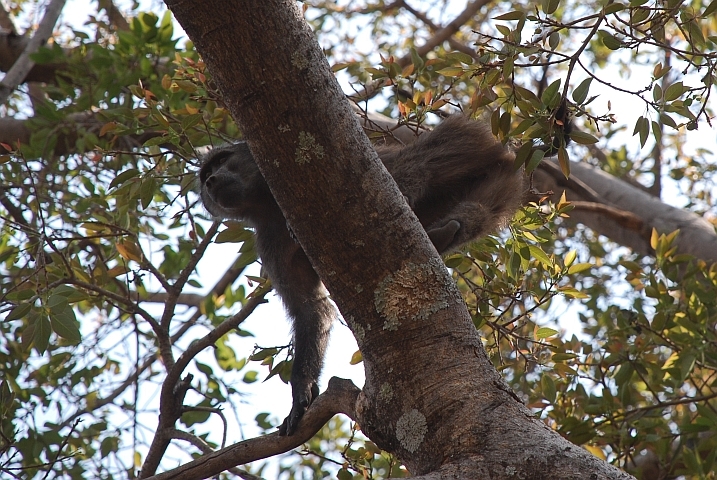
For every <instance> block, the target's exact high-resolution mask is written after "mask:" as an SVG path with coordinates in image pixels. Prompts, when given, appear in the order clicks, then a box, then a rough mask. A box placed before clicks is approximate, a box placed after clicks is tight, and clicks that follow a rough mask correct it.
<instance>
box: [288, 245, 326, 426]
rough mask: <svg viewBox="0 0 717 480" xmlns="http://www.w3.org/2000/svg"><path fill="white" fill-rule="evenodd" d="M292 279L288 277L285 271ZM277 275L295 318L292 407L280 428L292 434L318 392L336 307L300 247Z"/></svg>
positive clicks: (290, 311)
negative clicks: (285, 268)
mask: <svg viewBox="0 0 717 480" xmlns="http://www.w3.org/2000/svg"><path fill="white" fill-rule="evenodd" d="M287 272H290V273H291V278H286V273H287ZM282 273H283V274H280V275H278V276H280V277H285V278H282V280H286V282H281V281H280V282H279V284H278V285H277V284H275V287H276V288H277V292H278V293H279V295H280V296H281V298H282V300H283V302H284V305H285V306H286V309H287V312H288V314H289V316H290V317H291V318H292V320H293V327H294V328H293V330H294V364H293V366H292V369H291V392H292V406H291V412H290V413H289V416H288V417H286V419H285V420H284V422H283V423H282V424H281V426H280V427H279V435H292V434H293V433H294V432H295V431H296V428H297V426H298V425H299V420H301V417H303V416H304V413H305V412H306V409H307V408H308V407H309V405H311V402H313V401H314V399H315V398H316V397H317V396H318V395H319V385H318V381H319V375H320V374H321V368H322V367H323V363H324V354H325V353H326V346H327V344H328V340H329V333H330V331H331V324H332V323H333V321H334V318H336V308H335V307H334V306H333V304H332V303H331V301H330V300H329V298H328V292H326V289H325V288H324V286H323V284H322V283H321V280H320V279H319V277H318V275H316V272H314V269H313V268H312V267H311V264H310V263H309V260H308V259H307V258H306V255H305V254H304V252H303V251H302V250H298V251H297V252H296V254H295V255H294V258H293V259H292V261H291V262H290V267H289V268H288V269H287V270H285V271H283V272H282Z"/></svg>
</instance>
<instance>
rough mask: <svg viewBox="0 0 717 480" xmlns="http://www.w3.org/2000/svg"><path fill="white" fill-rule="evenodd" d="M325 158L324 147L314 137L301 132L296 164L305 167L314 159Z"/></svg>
mask: <svg viewBox="0 0 717 480" xmlns="http://www.w3.org/2000/svg"><path fill="white" fill-rule="evenodd" d="M320 158H324V147H322V146H321V145H319V144H318V143H316V139H315V138H314V136H313V135H311V134H310V133H306V132H299V146H298V147H296V163H298V164H299V165H303V164H304V163H309V162H310V161H311V160H312V159H320Z"/></svg>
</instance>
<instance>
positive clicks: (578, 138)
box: [570, 130, 599, 145]
mask: <svg viewBox="0 0 717 480" xmlns="http://www.w3.org/2000/svg"><path fill="white" fill-rule="evenodd" d="M570 139H571V140H572V141H573V142H575V143H579V144H580V145H592V144H593V143H597V142H598V141H599V140H598V139H597V138H595V137H593V136H592V135H590V134H589V133H586V132H580V131H577V130H574V131H572V132H570Z"/></svg>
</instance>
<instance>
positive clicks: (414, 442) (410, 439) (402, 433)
mask: <svg viewBox="0 0 717 480" xmlns="http://www.w3.org/2000/svg"><path fill="white" fill-rule="evenodd" d="M427 433H428V424H427V423H426V417H425V416H424V415H423V414H422V413H421V412H419V411H418V410H416V409H415V408H414V409H413V410H409V411H408V412H406V413H404V414H403V415H401V418H399V419H398V421H397V422H396V439H397V440H398V441H399V442H400V443H401V446H402V447H403V448H405V449H406V450H408V451H409V452H411V453H413V452H415V451H416V450H418V447H420V446H421V443H422V442H423V439H424V437H425V436H426V434H427Z"/></svg>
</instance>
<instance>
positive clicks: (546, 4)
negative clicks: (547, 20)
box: [543, 0, 560, 15]
mask: <svg viewBox="0 0 717 480" xmlns="http://www.w3.org/2000/svg"><path fill="white" fill-rule="evenodd" d="M558 5H560V0H543V11H544V12H545V13H546V14H548V15H552V14H553V13H555V10H557V9H558Z"/></svg>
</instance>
